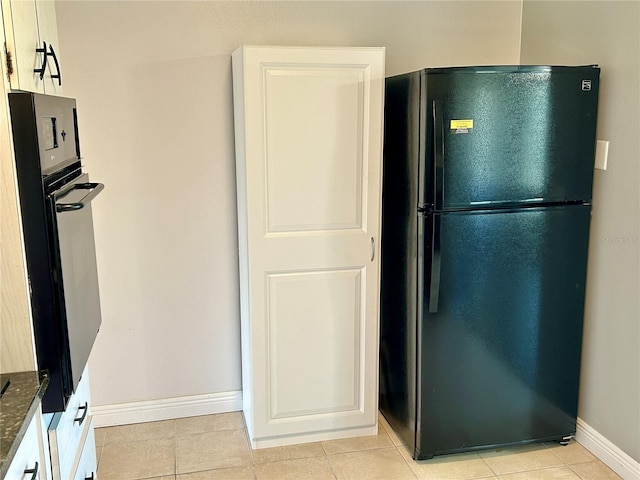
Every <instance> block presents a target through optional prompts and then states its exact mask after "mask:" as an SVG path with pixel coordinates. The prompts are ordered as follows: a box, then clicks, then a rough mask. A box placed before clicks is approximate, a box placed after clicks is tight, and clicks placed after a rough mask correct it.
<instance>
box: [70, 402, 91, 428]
mask: <svg viewBox="0 0 640 480" xmlns="http://www.w3.org/2000/svg"><path fill="white" fill-rule="evenodd" d="M80 410H83V412H82V415H80V416H79V417H76V418H74V419H73V421H74V422H78V425H82V422H84V419H85V417H86V416H87V412H88V411H89V403H88V402H84V405H82V406H80V407H78V411H80Z"/></svg>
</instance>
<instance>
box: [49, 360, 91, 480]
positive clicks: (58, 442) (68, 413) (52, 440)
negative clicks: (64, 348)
mask: <svg viewBox="0 0 640 480" xmlns="http://www.w3.org/2000/svg"><path fill="white" fill-rule="evenodd" d="M90 405H91V399H90V393H89V375H88V369H85V371H84V373H83V375H82V379H81V380H80V383H79V384H78V388H77V389H76V392H75V393H74V394H73V395H72V397H71V398H70V399H69V403H68V405H67V409H66V410H65V411H64V412H58V413H56V414H54V416H53V419H52V421H51V424H50V425H49V449H50V451H51V468H52V470H53V478H59V479H69V478H73V477H72V474H73V465H74V461H75V459H76V453H77V452H78V451H79V447H80V441H81V439H82V434H83V432H84V430H85V427H86V425H87V424H88V423H90V421H91V416H90V412H89V409H90Z"/></svg>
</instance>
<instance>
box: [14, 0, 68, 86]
mask: <svg viewBox="0 0 640 480" xmlns="http://www.w3.org/2000/svg"><path fill="white" fill-rule="evenodd" d="M2 16H3V23H4V33H5V48H4V51H3V58H4V61H5V62H6V63H5V64H6V70H7V75H8V77H9V82H10V84H11V89H12V90H26V91H29V92H37V93H47V94H49V95H61V94H62V78H61V72H60V50H59V48H58V28H57V24H56V10H55V2H54V1H53V0H2Z"/></svg>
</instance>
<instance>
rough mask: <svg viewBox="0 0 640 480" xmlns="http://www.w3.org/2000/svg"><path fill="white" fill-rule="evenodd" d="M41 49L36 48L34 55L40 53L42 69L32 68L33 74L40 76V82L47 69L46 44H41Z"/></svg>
mask: <svg viewBox="0 0 640 480" xmlns="http://www.w3.org/2000/svg"><path fill="white" fill-rule="evenodd" d="M42 45H43V46H42V48H36V53H42V54H43V56H42V67H40V68H34V69H33V72H34V73H38V74H40V80H42V79H43V78H44V72H45V70H46V69H47V42H42Z"/></svg>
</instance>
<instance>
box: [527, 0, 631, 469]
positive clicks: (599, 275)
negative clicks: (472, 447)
mask: <svg viewBox="0 0 640 480" xmlns="http://www.w3.org/2000/svg"><path fill="white" fill-rule="evenodd" d="M639 32H640V2H637V1H632V2H627V1H623V2H616V1H607V2H586V1H580V2H575V1H555V2H539V1H530V0H525V2H524V9H523V25H522V56H521V61H522V63H539V62H543V63H546V62H549V63H556V64H591V63H597V64H599V65H600V66H601V67H602V73H601V84H600V97H599V106H598V108H599V112H598V133H597V136H598V138H599V139H601V140H609V141H610V147H609V166H608V168H607V170H606V171H600V170H596V171H595V178H594V187H593V215H592V223H591V234H590V246H589V267H588V268H589V270H588V275H587V300H586V312H585V331H584V346H583V362H582V367H583V369H582V378H581V389H580V407H579V416H580V418H581V419H582V420H584V421H585V422H586V423H587V424H588V425H590V426H591V427H593V428H594V429H595V430H597V431H598V432H599V433H600V434H601V435H603V436H604V437H606V438H607V439H608V440H609V441H611V442H613V443H614V444H615V445H616V446H617V447H619V448H620V449H622V450H623V451H624V452H626V453H627V454H628V455H630V456H631V457H632V458H633V459H635V460H636V461H640V254H639V246H640V188H639V186H638V185H639V181H640V141H639V138H640V135H639V134H640V33H639Z"/></svg>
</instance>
